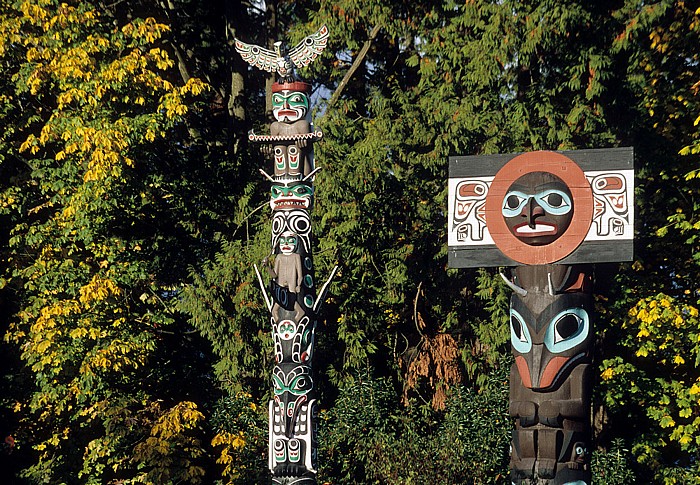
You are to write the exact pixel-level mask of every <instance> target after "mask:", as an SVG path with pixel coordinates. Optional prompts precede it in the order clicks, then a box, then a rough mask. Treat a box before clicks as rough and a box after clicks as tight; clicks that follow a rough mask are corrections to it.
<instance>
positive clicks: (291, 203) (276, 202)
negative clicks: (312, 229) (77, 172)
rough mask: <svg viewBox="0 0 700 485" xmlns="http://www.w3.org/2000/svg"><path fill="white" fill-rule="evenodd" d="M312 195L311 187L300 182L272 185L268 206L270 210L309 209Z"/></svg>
mask: <svg viewBox="0 0 700 485" xmlns="http://www.w3.org/2000/svg"><path fill="white" fill-rule="evenodd" d="M313 195H314V189H313V187H311V186H310V185H306V184H302V183H296V184H289V185H272V188H271V189H270V207H271V208H272V210H291V209H309V208H310V207H311V201H312V198H313Z"/></svg>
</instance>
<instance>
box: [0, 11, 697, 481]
mask: <svg viewBox="0 0 700 485" xmlns="http://www.w3.org/2000/svg"><path fill="white" fill-rule="evenodd" d="M322 23H325V24H327V26H328V27H329V29H330V32H331V34H330V40H329V44H328V47H327V49H326V50H325V51H324V53H323V55H322V56H321V57H320V58H319V59H317V60H316V62H315V63H313V64H312V66H310V67H309V68H307V69H306V70H305V71H303V72H301V75H302V77H304V78H306V79H308V80H311V81H312V82H313V83H314V86H316V91H315V93H314V97H313V102H314V105H315V123H316V125H317V126H320V127H321V128H322V129H323V131H324V133H325V138H324V141H323V142H322V143H319V144H318V145H317V147H316V163H317V165H318V166H320V167H323V170H322V171H321V172H320V173H319V175H318V177H317V179H316V189H317V195H316V203H315V209H314V212H313V217H314V228H315V229H314V230H315V234H316V241H315V254H316V265H317V267H318V273H319V275H327V274H328V272H329V270H330V268H332V267H333V265H339V267H340V272H339V274H338V275H337V277H336V280H335V282H334V284H333V285H332V288H331V291H330V298H329V301H328V302H327V305H326V306H325V312H324V315H325V320H324V321H322V322H320V325H319V332H318V338H319V341H318V342H317V353H316V357H315V359H316V361H315V364H314V365H315V367H316V369H317V374H318V375H317V377H316V383H317V389H318V390H319V392H320V402H321V403H322V412H321V418H320V436H319V438H320V443H319V451H320V455H321V456H320V462H321V469H320V471H319V480H320V482H319V483H324V482H327V483H329V484H356V483H367V484H413V483H415V484H418V483H420V484H425V483H430V484H448V483H449V484H457V483H460V484H487V483H488V484H492V483H505V481H506V478H505V476H506V473H507V460H508V458H507V455H508V441H509V430H510V428H511V422H510V419H509V418H508V416H507V399H508V382H507V379H508V373H509V367H510V357H509V342H508V336H509V332H508V328H507V325H506V315H507V313H506V312H507V307H508V298H509V290H508V289H507V288H505V287H504V286H502V283H501V282H500V279H499V278H498V277H497V270H495V269H494V270H489V271H486V270H482V271H471V270H460V271H456V270H448V269H447V268H446V265H447V256H446V253H447V247H446V246H447V240H446V197H447V157H448V156H449V155H457V154H459V155H473V154H489V153H498V152H500V153H509V152H520V151H528V150H538V149H550V150H559V149H561V150H563V149H577V148H605V147H616V146H633V147H634V148H635V154H636V173H637V188H636V201H637V207H636V211H637V220H638V221H639V224H638V227H637V236H636V243H635V251H636V256H635V261H634V262H633V263H631V264H621V265H617V264H608V265H599V266H598V267H597V268H596V280H597V282H596V302H597V315H598V318H597V322H596V326H597V343H596V356H595V365H596V368H597V369H598V374H597V375H598V378H597V382H596V387H595V398H594V409H593V422H594V427H595V440H594V441H595V445H596V448H597V449H596V451H595V454H594V476H595V478H596V483H598V484H632V483H653V484H661V483H664V484H671V483H679V484H694V483H695V484H697V483H700V462H699V461H698V459H700V373H699V372H698V364H699V363H700V317H699V316H698V308H699V306H698V305H699V301H698V300H699V298H700V286H699V284H698V275H699V271H698V269H699V268H698V265H699V264H700V253H699V252H698V246H699V245H700V239H699V237H700V184H699V180H698V177H700V129H699V128H698V125H699V124H700V94H699V93H698V91H700V47H699V46H700V2H697V1H692V2H691V1H670V0H664V1H647V0H605V1H602V0H599V1H590V0H534V1H521V0H490V1H489V0H465V1H462V2H455V1H452V0H440V1H431V0H426V1H422V2H415V1H407V0H386V1H381V2H379V1H371V0H335V1H333V2H327V1H325V0H319V1H312V0H302V1H297V2H293V1H284V0H274V1H273V0H268V1H266V2H265V3H248V2H247V1H243V0H227V1H223V0H209V1H196V0H117V1H109V2H107V1H96V0H95V1H91V0H67V1H65V2H59V1H55V0H17V1H12V0H0V126H1V127H2V129H0V276H1V277H0V288H1V289H0V328H1V330H0V333H1V334H2V337H3V338H2V340H1V341H0V377H1V379H0V481H2V483H7V484H15V483H16V484H35V483H36V484H38V483H50V484H61V483H64V484H147V483H152V484H170V483H206V484H209V483H222V484H227V483H232V484H254V483H265V480H266V479H265V476H266V453H267V450H266V441H267V423H266V420H267V417H266V410H267V401H268V399H269V397H270V376H269V372H270V370H271V368H272V364H271V362H272V345H271V336H270V333H269V328H268V322H269V318H268V317H267V312H266V309H265V307H264V304H263V300H262V296H261V293H260V291H259V289H258V288H257V285H256V283H255V280H254V272H253V269H252V264H253V263H256V262H259V261H260V260H261V259H262V258H263V257H265V255H266V252H267V251H268V248H269V240H268V238H269V233H270V228H269V226H268V224H269V222H268V220H269V208H267V207H266V205H267V201H268V197H269V195H268V193H267V190H268V184H267V183H266V182H265V180H263V179H262V177H261V176H260V174H259V173H258V171H257V170H258V168H259V167H264V166H265V164H266V163H267V161H266V160H265V159H264V158H263V156H262V155H261V154H260V153H259V152H258V151H257V149H256V148H255V147H252V146H249V145H248V143H247V136H246V133H247V131H248V130H249V129H251V128H255V129H256V131H257V132H258V133H264V132H265V131H266V129H267V124H268V122H269V114H266V113H268V112H269V106H267V103H268V101H267V100H268V98H267V96H266V94H265V87H266V85H268V86H269V84H270V80H269V79H265V78H264V77H263V74H262V73H261V72H260V71H257V70H251V69H249V68H248V67H247V65H246V64H244V63H243V61H242V59H241V58H240V57H239V56H238V55H237V54H236V53H235V52H234V50H233V39H234V37H239V38H241V39H244V40H245V41H246V42H251V43H256V44H259V45H268V46H269V45H271V42H273V41H274V40H278V39H280V40H285V41H286V42H287V43H288V44H295V43H296V42H298V41H299V40H300V39H301V38H303V37H304V36H306V35H308V34H310V33H312V32H314V31H315V30H316V29H317V28H318V27H319V26H320V25H321V24H322Z"/></svg>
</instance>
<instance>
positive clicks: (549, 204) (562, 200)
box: [537, 190, 571, 216]
mask: <svg viewBox="0 0 700 485" xmlns="http://www.w3.org/2000/svg"><path fill="white" fill-rule="evenodd" d="M537 200H538V202H539V203H540V205H542V208H543V209H545V210H546V211H547V212H549V213H550V214H555V215H558V216H561V215H564V214H567V213H568V212H569V211H571V198H570V197H569V196H568V195H567V194H566V193H565V192H562V191H561V190H548V191H546V192H544V193H541V194H540V195H539V196H538V197H537Z"/></svg>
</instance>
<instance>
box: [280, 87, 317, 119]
mask: <svg viewBox="0 0 700 485" xmlns="http://www.w3.org/2000/svg"><path fill="white" fill-rule="evenodd" d="M308 111H309V98H308V97H307V96H306V94H305V93H302V92H301V91H286V90H285V91H282V92H278V93H272V115H273V116H274V117H275V119H276V120H277V121H281V122H283V123H294V122H295V121H299V120H301V119H303V118H304V117H305V116H306V113H307V112H308Z"/></svg>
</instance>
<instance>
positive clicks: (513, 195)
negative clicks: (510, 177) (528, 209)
mask: <svg viewBox="0 0 700 485" xmlns="http://www.w3.org/2000/svg"><path fill="white" fill-rule="evenodd" d="M529 200H530V196H529V195H528V194H526V193H524V192H520V191H519V190H511V191H510V192H508V193H507V194H506V196H505V198H504V199H503V209H502V211H501V212H502V213H503V216H504V217H516V216H519V215H520V213H521V212H522V211H523V207H525V204H527V203H528V201H529Z"/></svg>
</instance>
